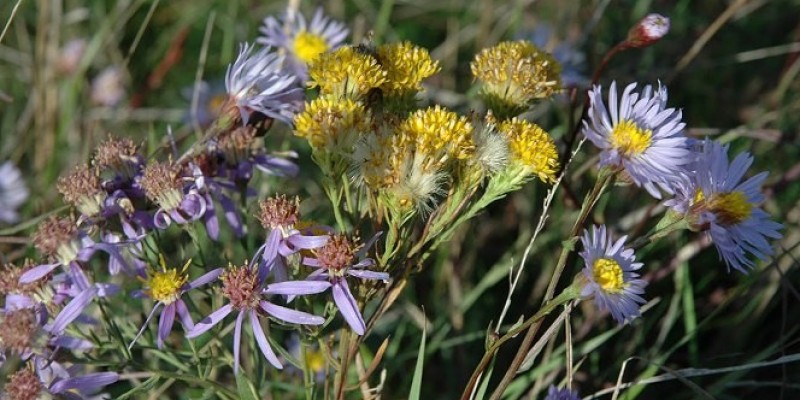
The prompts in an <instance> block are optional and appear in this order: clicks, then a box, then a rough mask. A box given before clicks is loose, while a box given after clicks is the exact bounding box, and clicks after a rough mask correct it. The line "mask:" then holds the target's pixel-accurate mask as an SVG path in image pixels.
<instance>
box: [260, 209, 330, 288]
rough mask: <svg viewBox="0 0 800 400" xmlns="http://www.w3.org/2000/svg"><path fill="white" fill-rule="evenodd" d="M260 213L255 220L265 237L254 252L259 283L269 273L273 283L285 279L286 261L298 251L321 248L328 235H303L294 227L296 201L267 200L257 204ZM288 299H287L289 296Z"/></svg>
mask: <svg viewBox="0 0 800 400" xmlns="http://www.w3.org/2000/svg"><path fill="white" fill-rule="evenodd" d="M259 207H260V209H261V212H260V213H259V215H258V219H259V221H261V224H262V225H263V226H264V229H266V230H267V231H268V232H269V234H268V235H267V239H266V240H265V241H264V244H263V245H262V246H261V247H259V248H258V250H257V251H256V258H258V257H259V255H260V256H261V259H260V261H259V268H258V274H259V279H261V281H263V280H264V279H266V278H267V275H269V274H270V273H273V274H274V276H275V281H276V282H283V281H286V280H287V279H288V274H287V271H286V258H287V257H289V256H291V255H292V254H295V253H297V252H299V251H301V250H311V249H316V248H319V247H322V246H323V245H325V243H327V241H328V235H304V234H302V233H301V232H300V231H299V230H297V229H296V228H295V225H296V224H297V222H298V220H299V218H300V211H299V207H300V203H299V199H297V198H295V199H294V200H289V199H287V198H286V196H281V195H279V196H275V197H270V198H268V199H266V200H262V201H260V202H259ZM290 298H291V297H290Z"/></svg>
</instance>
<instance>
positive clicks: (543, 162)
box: [498, 118, 559, 183]
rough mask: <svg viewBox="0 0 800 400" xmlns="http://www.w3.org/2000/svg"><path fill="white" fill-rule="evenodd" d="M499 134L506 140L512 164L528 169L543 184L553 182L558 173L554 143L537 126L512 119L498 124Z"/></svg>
mask: <svg viewBox="0 0 800 400" xmlns="http://www.w3.org/2000/svg"><path fill="white" fill-rule="evenodd" d="M498 129H499V131H500V133H501V134H503V135H505V137H506V138H507V139H508V147H509V151H510V156H511V160H512V162H515V161H516V162H517V163H519V164H521V165H523V166H525V167H527V168H530V169H531V170H532V171H533V173H534V174H536V175H537V176H538V177H539V179H541V180H542V181H543V182H551V183H552V182H554V181H555V179H556V171H558V167H559V164H558V149H557V148H556V143H555V141H554V140H553V138H552V137H550V135H548V134H547V132H545V131H544V130H543V129H542V128H540V127H539V126H538V125H536V124H533V123H530V122H528V121H524V120H520V119H517V118H512V119H510V120H507V121H503V122H502V123H500V126H499V127H498Z"/></svg>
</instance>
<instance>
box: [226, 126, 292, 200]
mask: <svg viewBox="0 0 800 400" xmlns="http://www.w3.org/2000/svg"><path fill="white" fill-rule="evenodd" d="M216 148H217V150H218V154H219V156H220V157H221V158H222V160H223V163H222V164H223V165H221V167H223V171H222V175H223V176H228V178H229V179H230V180H231V181H232V182H233V183H235V184H237V185H246V184H247V182H249V181H250V179H251V178H252V177H253V168H254V167H255V168H258V169H259V170H261V171H262V172H264V173H266V174H268V175H277V176H290V177H293V176H296V175H297V173H298V168H297V165H296V164H295V163H293V162H292V161H291V160H289V159H287V158H283V157H277V156H273V155H269V154H267V153H266V151H265V149H264V143H263V141H260V140H257V138H256V129H255V128H254V127H251V126H243V127H239V128H237V129H235V130H233V132H230V133H229V134H228V135H226V136H224V137H222V138H221V139H220V140H219V141H218V142H217V145H216ZM285 155H286V156H288V157H291V158H297V153H295V152H292V151H290V152H287V153H285Z"/></svg>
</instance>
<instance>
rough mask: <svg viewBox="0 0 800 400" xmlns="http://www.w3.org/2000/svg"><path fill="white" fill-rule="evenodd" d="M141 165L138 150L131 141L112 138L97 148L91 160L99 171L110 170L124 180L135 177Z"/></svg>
mask: <svg viewBox="0 0 800 400" xmlns="http://www.w3.org/2000/svg"><path fill="white" fill-rule="evenodd" d="M141 163H142V160H141V156H140V155H139V148H138V146H136V144H135V143H134V142H133V141H132V140H130V139H127V138H115V137H112V136H109V137H108V139H106V140H104V141H103V142H101V143H100V144H99V145H98V146H97V149H96V150H95V152H94V159H93V160H92V164H93V165H94V166H96V167H97V168H100V170H101V171H102V170H106V169H108V170H111V171H112V172H113V173H114V174H115V175H118V176H120V177H122V178H124V179H130V178H132V177H133V176H135V175H136V174H137V173H138V172H139V166H140V165H141Z"/></svg>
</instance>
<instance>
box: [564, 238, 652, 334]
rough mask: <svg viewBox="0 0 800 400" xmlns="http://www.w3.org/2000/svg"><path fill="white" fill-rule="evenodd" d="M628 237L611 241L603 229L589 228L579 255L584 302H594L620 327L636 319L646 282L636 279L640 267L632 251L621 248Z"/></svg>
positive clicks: (642, 301) (643, 300)
mask: <svg viewBox="0 0 800 400" xmlns="http://www.w3.org/2000/svg"><path fill="white" fill-rule="evenodd" d="M627 238H628V237H627V236H623V237H621V238H619V239H618V240H616V241H614V239H613V238H612V237H611V235H610V233H609V232H608V229H607V228H606V226H605V225H600V226H596V225H595V226H592V231H591V233H590V232H589V230H588V229H587V230H585V231H584V233H583V236H581V243H583V251H582V252H581V253H580V255H581V257H583V261H584V262H585V263H586V266H585V267H584V268H583V276H584V277H585V279H586V281H585V282H586V283H585V284H584V286H583V289H582V290H581V297H582V298H584V299H587V298H594V303H595V304H596V305H597V307H598V308H600V309H601V310H604V311H605V310H607V311H609V312H610V313H611V315H612V316H613V317H614V319H615V320H617V322H619V323H620V324H623V323H626V322H629V321H631V320H632V319H634V318H636V317H638V316H639V315H640V313H639V305H640V304H644V303H645V299H644V298H642V297H641V295H642V294H644V288H645V286H647V282H646V281H644V280H642V279H638V278H639V274H637V273H636V272H634V271H637V270H639V269H640V268H641V267H642V265H643V264H642V263H637V262H635V261H636V257H635V256H634V255H633V249H629V248H625V247H623V246H624V245H625V240H626V239H627Z"/></svg>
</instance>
